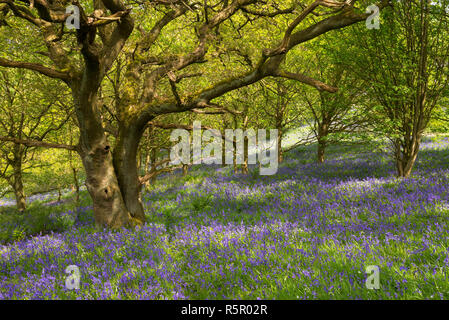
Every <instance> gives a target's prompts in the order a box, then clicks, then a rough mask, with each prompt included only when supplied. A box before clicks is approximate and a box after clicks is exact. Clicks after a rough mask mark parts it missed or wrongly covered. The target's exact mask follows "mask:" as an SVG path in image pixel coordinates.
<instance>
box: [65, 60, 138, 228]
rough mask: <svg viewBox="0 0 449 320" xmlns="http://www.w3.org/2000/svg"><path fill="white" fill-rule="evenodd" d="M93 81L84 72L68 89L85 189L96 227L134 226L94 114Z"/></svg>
mask: <svg viewBox="0 0 449 320" xmlns="http://www.w3.org/2000/svg"><path fill="white" fill-rule="evenodd" d="M93 68H95V66H94V67H93ZM97 78H98V74H97V73H96V72H95V70H94V71H92V72H87V73H85V74H84V75H83V78H82V79H81V80H80V82H77V83H75V84H74V87H73V88H72V92H73V99H74V105H75V110H76V115H77V119H78V122H79V126H80V141H79V147H78V149H79V150H78V152H79V154H80V157H81V160H82V162H83V165H84V169H85V171H86V187H87V191H88V192H89V194H90V196H91V198H92V202H93V211H94V217H95V224H96V225H97V227H99V228H104V227H109V228H112V229H118V228H121V227H132V226H134V225H136V224H137V223H136V222H135V221H134V220H133V219H132V217H131V215H130V213H129V211H128V209H127V207H126V205H125V201H124V200H123V197H122V192H121V190H120V186H119V182H118V180H117V176H116V172H115V169H114V165H113V159H112V153H111V145H110V143H109V141H108V139H107V137H106V134H105V130H104V128H103V126H102V123H101V118H100V113H99V112H98V110H99V108H100V105H99V103H98V101H97V89H98V86H99V82H98V79H97ZM134 161H136V159H135V158H134ZM134 183H136V181H134Z"/></svg>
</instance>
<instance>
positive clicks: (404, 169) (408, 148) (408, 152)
mask: <svg viewBox="0 0 449 320" xmlns="http://www.w3.org/2000/svg"><path fill="white" fill-rule="evenodd" d="M420 144H421V135H418V136H417V137H414V138H412V139H411V141H409V143H406V144H405V148H402V147H401V143H400V142H399V141H397V142H396V143H395V153H396V154H395V158H396V170H397V175H398V177H400V178H409V177H410V175H411V173H412V170H413V167H414V165H415V162H416V158H417V157H418V151H419V146H420Z"/></svg>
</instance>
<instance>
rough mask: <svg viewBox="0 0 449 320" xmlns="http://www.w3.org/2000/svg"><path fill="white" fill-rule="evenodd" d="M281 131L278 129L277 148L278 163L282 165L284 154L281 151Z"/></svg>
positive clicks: (280, 128)
mask: <svg viewBox="0 0 449 320" xmlns="http://www.w3.org/2000/svg"><path fill="white" fill-rule="evenodd" d="M283 134H284V132H283V130H282V127H279V128H278V141H277V144H278V145H277V148H278V163H282V161H284V152H283V151H282V138H283Z"/></svg>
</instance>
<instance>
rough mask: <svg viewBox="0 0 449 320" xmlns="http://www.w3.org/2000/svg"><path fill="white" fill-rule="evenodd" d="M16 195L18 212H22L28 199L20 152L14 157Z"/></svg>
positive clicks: (17, 146)
mask: <svg viewBox="0 0 449 320" xmlns="http://www.w3.org/2000/svg"><path fill="white" fill-rule="evenodd" d="M15 148H16V149H17V148H19V149H21V148H22V146H21V145H16V146H15ZM12 188H13V190H14V195H15V198H16V206H17V210H19V211H20V212H23V211H25V209H26V198H25V192H24V190H23V177H22V153H21V151H20V150H19V151H18V153H15V155H14V162H13V185H12Z"/></svg>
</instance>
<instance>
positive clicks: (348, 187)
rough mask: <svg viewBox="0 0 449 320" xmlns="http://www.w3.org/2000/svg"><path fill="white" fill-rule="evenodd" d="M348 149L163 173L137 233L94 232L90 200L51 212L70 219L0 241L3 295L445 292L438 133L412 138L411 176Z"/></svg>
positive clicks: (445, 169) (448, 169) (443, 185)
mask: <svg viewBox="0 0 449 320" xmlns="http://www.w3.org/2000/svg"><path fill="white" fill-rule="evenodd" d="M359 149H360V150H359ZM359 149H357V150H358V152H355V151H354V150H355V149H354V147H346V148H345V147H339V148H334V149H333V150H330V151H331V152H330V153H329V156H328V160H327V163H325V164H323V165H319V164H316V163H314V158H315V155H314V148H313V146H310V147H302V148H298V149H296V150H295V151H292V152H290V153H289V154H288V156H287V157H286V160H285V162H284V163H283V164H282V165H281V166H280V168H279V171H278V173H277V174H276V175H273V176H260V175H259V174H258V171H257V169H256V168H251V172H250V174H249V175H242V174H235V173H233V172H232V171H231V168H213V167H200V168H192V173H191V175H189V176H187V177H181V176H180V175H177V174H175V175H168V176H166V177H165V179H159V180H158V182H157V183H156V184H155V185H154V186H153V187H151V189H150V190H148V191H147V192H146V193H145V194H144V195H143V199H142V200H143V202H144V205H145V209H146V213H147V216H148V223H147V224H146V225H145V226H143V227H142V228H141V229H139V230H135V231H131V230H123V231H110V230H103V231H99V230H96V229H95V228H94V226H93V220H92V208H91V207H90V206H86V207H82V208H79V209H78V210H69V211H67V212H64V213H55V215H59V217H58V218H61V216H62V217H67V219H73V221H74V223H73V225H72V226H71V227H70V228H68V229H67V230H66V231H63V232H59V233H50V234H46V235H41V236H35V237H32V238H26V239H23V240H21V241H16V242H14V243H10V244H6V245H2V246H0V299H449V278H448V271H449V269H448V267H449V247H448V243H449V234H448V230H449V223H448V217H449V162H448V159H449V158H448V157H449V141H448V138H441V137H439V138H428V139H426V140H425V141H424V142H423V145H422V148H421V151H420V154H419V157H418V162H417V164H416V167H415V170H414V173H413V175H412V177H411V178H409V179H397V178H396V177H395V171H394V165H393V163H392V162H391V161H390V158H389V157H388V155H386V154H384V153H381V152H378V151H376V152H374V151H370V149H369V148H368V147H366V146H365V147H364V148H359ZM76 211H78V212H76ZM75 216H78V217H83V219H75V218H73V217H75ZM69 265H77V266H78V267H79V269H80V272H81V286H80V288H79V289H75V290H69V289H66V287H65V281H66V277H67V274H65V269H66V267H67V266H69ZM369 265H376V266H379V269H380V289H378V290H376V289H371V290H370V289H367V288H366V286H365V281H366V279H367V276H368V274H367V273H366V267H367V266H369Z"/></svg>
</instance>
